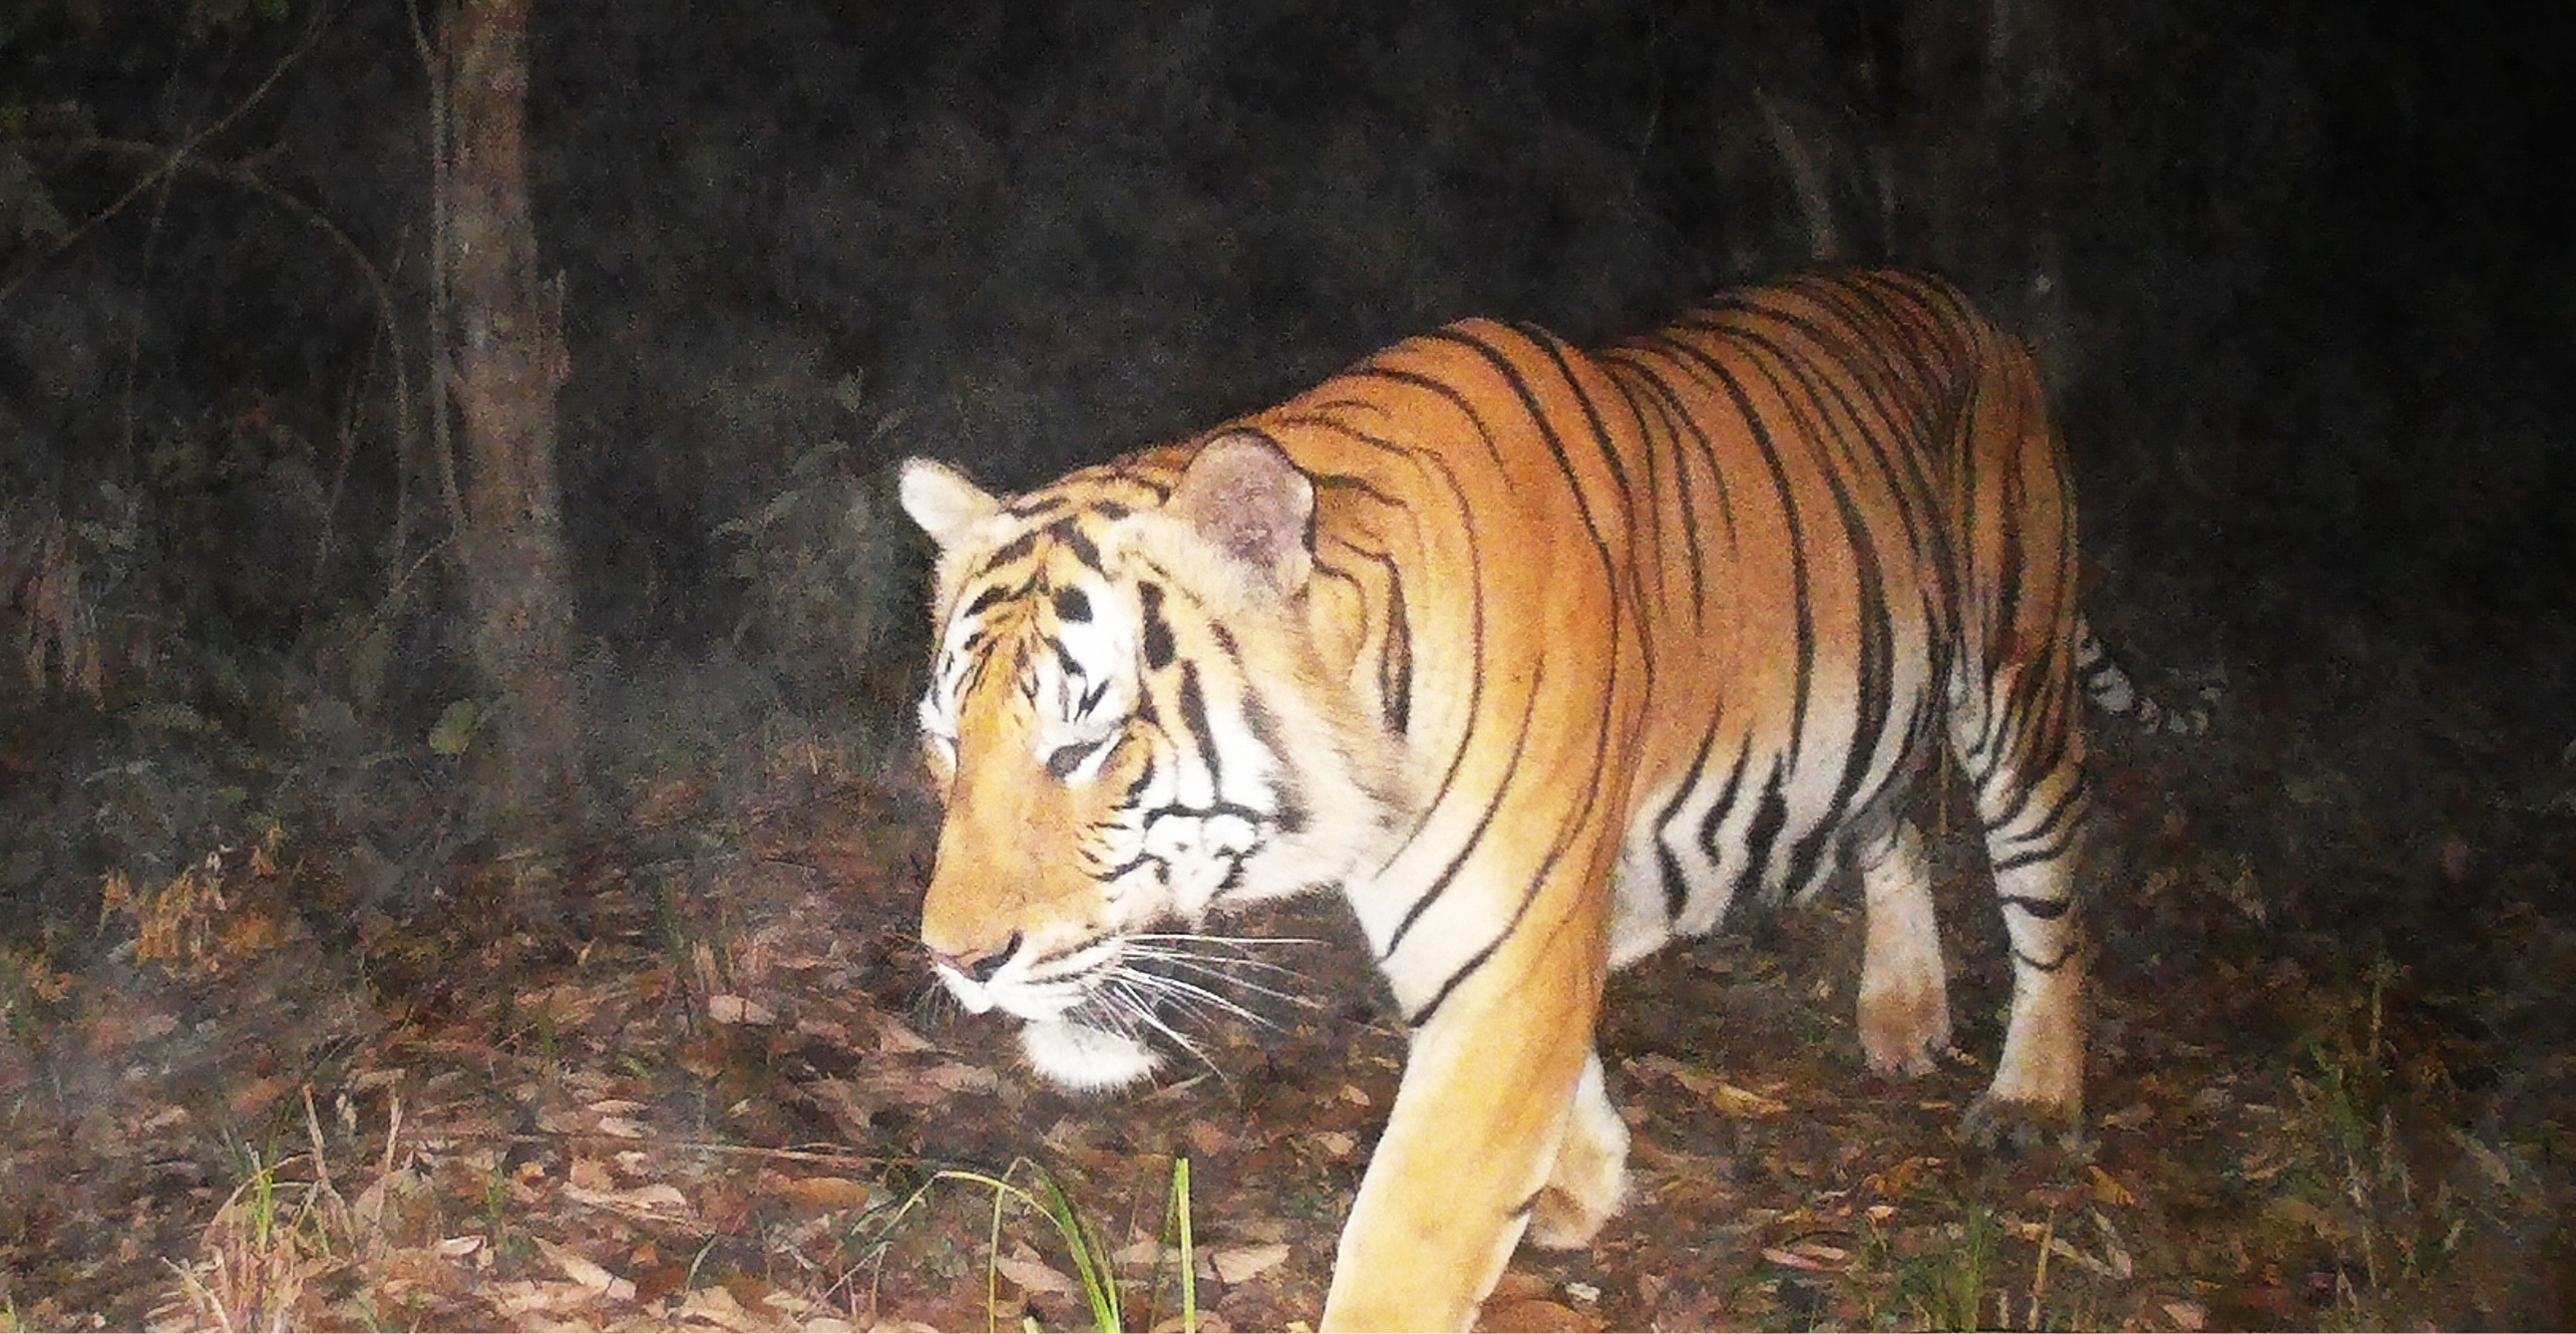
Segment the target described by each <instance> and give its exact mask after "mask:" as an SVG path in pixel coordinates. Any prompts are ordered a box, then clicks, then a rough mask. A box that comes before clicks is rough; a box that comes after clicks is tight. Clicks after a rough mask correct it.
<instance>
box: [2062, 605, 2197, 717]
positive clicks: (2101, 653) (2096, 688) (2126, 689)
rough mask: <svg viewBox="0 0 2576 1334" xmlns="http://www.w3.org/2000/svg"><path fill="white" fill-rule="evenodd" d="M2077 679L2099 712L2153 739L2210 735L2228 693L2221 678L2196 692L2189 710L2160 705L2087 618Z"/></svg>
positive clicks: (2078, 639) (2080, 624)
mask: <svg viewBox="0 0 2576 1334" xmlns="http://www.w3.org/2000/svg"><path fill="white" fill-rule="evenodd" d="M2075 674H2076V677H2077V679H2079V680H2081V681H2082V682H2083V683H2084V694H2085V697H2086V698H2088V699H2090V700H2092V701H2093V706H2094V707H2095V708H2098V709H2100V710H2102V711H2103V712H2104V713H2109V714H2116V715H2118V716H2120V717H2122V718H2126V719H2128V720H2129V722H2130V723H2131V724H2133V725H2134V726H2135V727H2136V728H2137V729H2138V730H2139V731H2141V732H2145V733H2148V734H2150V735H2152V734H2156V733H2165V734H2169V735H2173V736H2198V735H2200V734H2202V733H2204V732H2207V731H2208V730H2209V720H2210V716H2211V715H2212V714H2213V713H2215V712H2216V711H2217V708H2218V704H2219V700H2220V698H2221V696H2222V695H2223V694H2224V693H2225V690H2226V682H2225V680H2224V679H2223V678H2221V679H2214V680H2209V681H2205V682H2203V683H2202V684H2201V685H2200V686H2199V687H2198V688H2197V689H2195V690H2194V691H2193V692H2192V698H2191V702H2190V703H2188V704H2183V705H2176V704H2174V703H2172V702H2170V701H2167V700H2160V699H2157V698H2156V697H2155V696H2153V695H2150V694H2148V693H2147V692H2146V691H2144V690H2142V689H2140V688H2139V687H2138V683H2137V681H2136V680H2135V679H2133V678H2132V677H2131V676H2130V675H2129V672H2128V669H2127V668H2125V667H2122V666H2121V665H2120V663H2119V660H2118V659H2116V658H2113V657H2112V656H2111V650H2110V649H2109V648H2108V647H2106V646H2105V645H2104V644H2103V643H2102V640H2101V637H2100V636H2098V635H2096V634H2094V633H2093V627H2092V625H2091V624H2090V623H2089V622H2087V621H2085V620H2084V619H2083V618H2082V617H2077V618H2076V622H2075Z"/></svg>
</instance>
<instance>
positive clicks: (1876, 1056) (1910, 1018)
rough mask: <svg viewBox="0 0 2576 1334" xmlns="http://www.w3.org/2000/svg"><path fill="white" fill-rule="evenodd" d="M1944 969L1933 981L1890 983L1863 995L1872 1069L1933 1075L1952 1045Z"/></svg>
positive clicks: (1863, 1041)
mask: <svg viewBox="0 0 2576 1334" xmlns="http://www.w3.org/2000/svg"><path fill="white" fill-rule="evenodd" d="M1940 982H1941V979H1940V975H1939V974H1938V973H1935V974H1933V975H1932V981H1931V984H1930V985H1928V986H1927V985H1923V984H1921V983H1920V982H1919V980H1917V981H1916V982H1915V984H1913V985H1905V986H1889V987H1887V988H1886V989H1884V990H1878V991H1873V990H1871V989H1869V988H1868V987H1866V986H1864V987H1863V988H1862V990H1861V996H1860V1047H1861V1050H1862V1051H1863V1052H1864V1053H1866V1054H1867V1055H1868V1057H1869V1068H1870V1069H1871V1070H1873V1071H1875V1072H1877V1073H1878V1074H1882V1075H1888V1076H1900V1075H1901V1076H1907V1077H1911V1076H1914V1075H1928V1074H1930V1073H1932V1069H1933V1066H1934V1065H1935V1064H1936V1062H1937V1061H1938V1060H1939V1058H1940V1055H1941V1053H1943V1052H1946V1051H1948V1050H1949V1049H1950V1003H1949V998H1948V997H1947V996H1946V995H1944V994H1943V990H1942V987H1941V985H1940Z"/></svg>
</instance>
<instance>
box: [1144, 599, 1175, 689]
mask: <svg viewBox="0 0 2576 1334" xmlns="http://www.w3.org/2000/svg"><path fill="white" fill-rule="evenodd" d="M1136 601H1137V603H1138V605H1139V606H1140V608H1141V609H1142V611H1143V614H1144V620H1145V631H1144V649H1145V666H1146V667H1148V668H1150V669H1151V670H1154V671H1158V672H1159V671H1161V670H1163V669H1164V668H1166V667H1169V666H1171V665H1172V656H1173V653H1174V652H1175V647H1174V645H1173V643H1172V623H1171V622H1170V621H1167V620H1165V619H1163V586H1162V585H1161V584H1154V583H1143V584H1138V585H1136Z"/></svg>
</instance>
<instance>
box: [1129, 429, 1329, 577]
mask: <svg viewBox="0 0 2576 1334" xmlns="http://www.w3.org/2000/svg"><path fill="white" fill-rule="evenodd" d="M1163 508H1164V510H1165V512H1166V513H1169V514H1171V515H1173V516H1175V517H1177V518H1179V519H1180V520H1181V521H1183V522H1184V523H1187V524H1188V525H1189V526H1190V527H1191V528H1192V529H1193V530H1195V531H1196V532H1197V533H1198V535H1199V536H1200V537H1201V538H1203V539H1205V540H1206V541H1207V543H1208V544H1209V545H1210V546H1213V547H1215V548H1216V549H1217V550H1219V551H1222V552H1224V553H1225V554H1227V555H1228V556H1231V557H1233V558H1234V560H1235V561H1236V562H1237V563H1238V564H1239V565H1241V566H1242V567H1243V568H1244V569H1246V570H1248V571H1249V572H1251V573H1252V574H1253V575H1255V576H1256V577H1257V578H1258V579H1259V580H1260V581H1261V582H1262V583H1263V584H1266V585H1268V586H1269V587H1270V588H1271V589H1272V590H1273V591H1276V592H1279V593H1294V592H1296V591H1297V590H1298V589H1300V588H1303V587H1305V584H1306V576H1307V574H1308V573H1309V572H1311V571H1312V569H1313V568H1314V557H1313V555H1312V553H1311V552H1310V551H1309V549H1308V545H1307V544H1308V542H1309V540H1310V538H1311V536H1312V529H1313V527H1314V522H1315V484H1314V483H1312V482H1310V481H1308V480H1306V474H1304V473H1302V472H1299V471H1297V465H1296V464H1294V463H1292V462H1290V461H1289V459H1288V455H1287V454H1286V453H1285V452H1283V451H1282V450H1281V449H1280V448H1279V446H1278V445H1276V444H1273V443H1272V442H1271V440H1270V437H1268V436H1266V435H1263V434H1261V433H1259V432H1257V431H1230V432H1228V433H1226V434H1224V435H1221V436H1218V437H1217V438H1216V439H1214V440H1210V441H1209V442H1207V443H1206V444H1205V445H1202V446H1200V448H1199V454H1198V457H1197V458H1195V459H1192V460H1190V466H1189V470H1188V471H1187V472H1184V473H1182V474H1181V484H1180V485H1179V486H1177V487H1175V488H1173V490H1172V498H1171V499H1170V500H1169V501H1166V502H1165V503H1164V506H1163Z"/></svg>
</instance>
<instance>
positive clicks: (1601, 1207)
mask: <svg viewBox="0 0 2576 1334" xmlns="http://www.w3.org/2000/svg"><path fill="white" fill-rule="evenodd" d="M1627 1194H1628V1123H1627V1122H1626V1121H1623V1120H1621V1119H1619V1109H1618V1108H1616V1107H1614V1106H1612V1105H1611V1104H1610V1090H1609V1088H1608V1087H1607V1086H1606V1085H1605V1084H1604V1083H1603V1082H1602V1078H1601V1053H1600V1052H1598V1051H1595V1052H1593V1053H1592V1055H1591V1057H1590V1058H1589V1059H1587V1060H1586V1061H1585V1062H1584V1064H1583V1078H1582V1080H1581V1081H1580V1082H1578V1083H1577V1084H1576V1085H1575V1088H1574V1109H1573V1112H1572V1113H1571V1114H1570V1115H1569V1116H1567V1117H1566V1125H1565V1141H1564V1143H1563V1144H1561V1145H1559V1146H1558V1148H1557V1151H1556V1168H1555V1170H1554V1171H1552V1172H1550V1173H1549V1174H1548V1178H1547V1187H1546V1189H1544V1190H1541V1191H1540V1192H1539V1194H1538V1198H1537V1199H1536V1200H1535V1201H1533V1202H1532V1203H1531V1208H1530V1240H1531V1241H1534V1242H1537V1243H1538V1244H1539V1245H1541V1246H1547V1247H1552V1248H1554V1249H1558V1250H1566V1249H1570V1248H1572V1247H1576V1246H1582V1245H1585V1244H1587V1243H1589V1242H1590V1241H1591V1240H1592V1234H1594V1233H1596V1232H1599V1231H1600V1230H1601V1225H1602V1224H1603V1223H1606V1222H1608V1221H1610V1215H1612V1214H1615V1213H1617V1212H1619V1205H1620V1203H1621V1202H1622V1201H1623V1200H1625V1199H1626V1198H1627Z"/></svg>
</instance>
